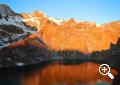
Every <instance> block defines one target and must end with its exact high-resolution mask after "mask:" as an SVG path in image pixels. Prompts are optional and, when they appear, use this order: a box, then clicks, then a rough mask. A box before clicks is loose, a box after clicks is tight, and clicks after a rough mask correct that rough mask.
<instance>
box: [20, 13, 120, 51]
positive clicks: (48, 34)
mask: <svg viewBox="0 0 120 85" xmlns="http://www.w3.org/2000/svg"><path fill="white" fill-rule="evenodd" d="M21 15H22V17H23V18H24V19H23V20H24V22H25V24H26V25H28V26H33V27H37V29H38V32H40V33H42V37H40V38H41V39H42V40H43V41H44V42H45V44H46V45H47V46H48V48H49V49H52V50H75V51H80V52H83V53H92V52H94V51H102V50H106V49H109V48H110V45H111V44H115V43H116V42H117V40H118V38H119V37H120V24H119V23H120V21H116V22H112V23H108V24H103V25H100V26H97V25H96V23H94V22H87V21H84V22H76V21H75V20H74V19H69V20H63V19H61V20H57V19H53V18H51V17H48V16H46V15H45V14H43V13H41V12H39V11H36V12H33V13H32V14H21ZM58 23H59V24H58ZM34 35H35V34H33V35H31V36H34ZM40 35H41V34H39V33H37V36H36V37H38V36H40Z"/></svg>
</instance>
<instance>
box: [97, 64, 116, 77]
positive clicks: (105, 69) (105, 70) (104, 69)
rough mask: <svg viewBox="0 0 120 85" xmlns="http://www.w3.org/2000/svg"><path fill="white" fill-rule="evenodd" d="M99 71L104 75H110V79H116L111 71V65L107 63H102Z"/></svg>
mask: <svg viewBox="0 0 120 85" xmlns="http://www.w3.org/2000/svg"><path fill="white" fill-rule="evenodd" d="M99 72H100V74H102V75H108V77H110V79H114V76H113V75H112V74H111V73H110V67H109V65H107V64H102V65H100V67H99Z"/></svg>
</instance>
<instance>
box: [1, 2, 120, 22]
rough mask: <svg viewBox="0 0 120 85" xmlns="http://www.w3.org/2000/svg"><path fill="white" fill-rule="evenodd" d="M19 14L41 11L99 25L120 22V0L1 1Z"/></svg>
mask: <svg viewBox="0 0 120 85" xmlns="http://www.w3.org/2000/svg"><path fill="white" fill-rule="evenodd" d="M0 3H1V4H2V3H4V4H7V5H9V6H10V7H11V8H12V9H13V10H14V11H16V12H17V13H23V12H30V13H31V12H33V11H35V10H40V11H42V12H44V13H45V14H47V15H49V16H51V17H54V18H58V17H59V18H75V19H77V20H79V21H94V22H97V23H99V24H101V23H104V22H111V21H116V20H120V0H0Z"/></svg>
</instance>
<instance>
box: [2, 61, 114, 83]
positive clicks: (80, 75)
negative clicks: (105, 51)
mask: <svg viewBox="0 0 120 85" xmlns="http://www.w3.org/2000/svg"><path fill="white" fill-rule="evenodd" d="M98 68H99V64H95V63H91V62H86V63H77V64H65V63H57V62H54V63H47V64H46V63H45V64H39V65H31V66H26V67H16V68H14V67H11V68H2V69H0V85H111V83H112V80H111V79H109V77H108V76H102V75H100V74H99V72H98ZM13 70H14V71H13ZM111 73H112V74H113V75H116V71H115V70H113V69H111Z"/></svg>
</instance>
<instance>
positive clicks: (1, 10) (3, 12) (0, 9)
mask: <svg viewBox="0 0 120 85" xmlns="http://www.w3.org/2000/svg"><path fill="white" fill-rule="evenodd" d="M13 14H15V12H14V11H13V10H12V9H11V8H10V7H9V6H8V5H5V4H0V16H2V17H7V16H11V15H13Z"/></svg>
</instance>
